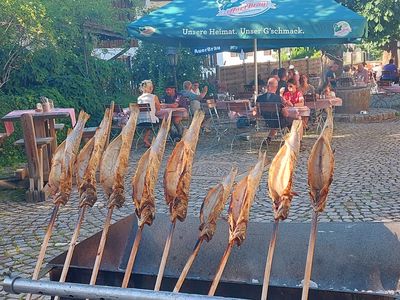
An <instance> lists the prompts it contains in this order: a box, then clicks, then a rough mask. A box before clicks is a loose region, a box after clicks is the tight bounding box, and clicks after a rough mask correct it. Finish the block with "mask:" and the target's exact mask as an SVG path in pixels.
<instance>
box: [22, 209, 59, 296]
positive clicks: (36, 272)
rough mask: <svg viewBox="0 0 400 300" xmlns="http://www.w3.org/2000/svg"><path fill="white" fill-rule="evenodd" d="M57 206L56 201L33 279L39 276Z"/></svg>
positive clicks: (55, 217)
mask: <svg viewBox="0 0 400 300" xmlns="http://www.w3.org/2000/svg"><path fill="white" fill-rule="evenodd" d="M59 208H60V203H57V204H56V205H55V206H54V209H53V212H52V214H51V217H50V221H49V225H48V226H47V230H46V234H45V236H44V239H43V243H42V246H41V247H40V252H39V257H38V260H37V262H36V266H35V270H34V271H33V275H32V279H33V280H37V279H38V278H39V272H40V269H41V268H42V264H43V260H44V256H45V254H46V250H47V246H48V244H49V240H50V237H51V234H52V233H53V228H54V223H55V221H56V219H57V214H58V210H59ZM31 298H32V295H31V294H28V295H27V296H26V300H30V299H31Z"/></svg>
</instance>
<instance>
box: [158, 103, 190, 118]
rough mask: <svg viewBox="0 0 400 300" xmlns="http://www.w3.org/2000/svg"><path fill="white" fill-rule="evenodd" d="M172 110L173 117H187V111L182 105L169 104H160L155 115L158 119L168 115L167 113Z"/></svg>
mask: <svg viewBox="0 0 400 300" xmlns="http://www.w3.org/2000/svg"><path fill="white" fill-rule="evenodd" d="M170 112H172V116H173V117H181V118H182V119H187V118H188V117H189V113H188V111H187V109H186V108H184V107H174V106H173V105H171V104H165V103H162V104H161V109H160V111H159V112H157V113H156V116H157V117H159V118H160V119H162V118H164V117H165V118H166V117H168V114H169V113H170Z"/></svg>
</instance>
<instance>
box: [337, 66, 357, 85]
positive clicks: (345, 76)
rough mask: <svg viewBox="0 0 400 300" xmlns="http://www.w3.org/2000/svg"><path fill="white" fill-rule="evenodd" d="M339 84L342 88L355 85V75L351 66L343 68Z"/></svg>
mask: <svg viewBox="0 0 400 300" xmlns="http://www.w3.org/2000/svg"><path fill="white" fill-rule="evenodd" d="M337 84H338V85H339V86H342V87H349V86H353V85H355V82H354V78H353V74H351V68H350V66H349V65H347V66H344V67H343V73H342V75H340V77H339V79H338V81H337Z"/></svg>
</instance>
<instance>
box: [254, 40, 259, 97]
mask: <svg viewBox="0 0 400 300" xmlns="http://www.w3.org/2000/svg"><path fill="white" fill-rule="evenodd" d="M254 76H255V77H254V103H256V101H257V96H258V64H257V39H254Z"/></svg>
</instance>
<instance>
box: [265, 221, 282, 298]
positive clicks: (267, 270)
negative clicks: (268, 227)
mask: <svg viewBox="0 0 400 300" xmlns="http://www.w3.org/2000/svg"><path fill="white" fill-rule="evenodd" d="M278 226H279V219H277V220H275V222H274V227H273V229H272V235H271V240H270V241H269V247H268V256H267V262H266V263H265V271H264V282H263V288H262V294H261V300H266V299H267V298H268V287H269V278H270V276H271V269H272V261H273V259H274V252H275V245H276V236H277V234H278Z"/></svg>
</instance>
